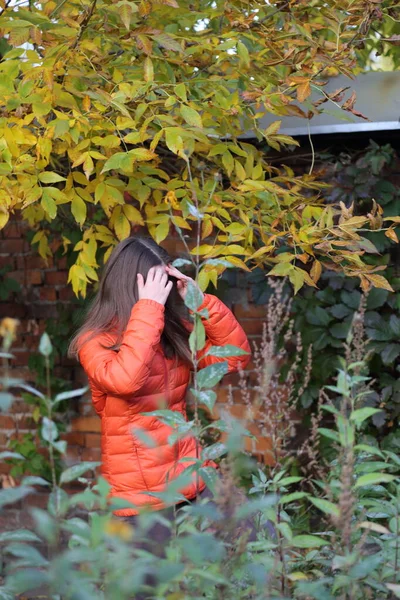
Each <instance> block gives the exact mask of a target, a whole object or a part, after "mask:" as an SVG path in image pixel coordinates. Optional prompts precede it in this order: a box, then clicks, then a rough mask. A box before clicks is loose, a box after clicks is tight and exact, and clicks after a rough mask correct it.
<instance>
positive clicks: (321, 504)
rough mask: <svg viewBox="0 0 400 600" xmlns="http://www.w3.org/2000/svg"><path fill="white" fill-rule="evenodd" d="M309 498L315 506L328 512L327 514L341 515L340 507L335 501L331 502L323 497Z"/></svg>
mask: <svg viewBox="0 0 400 600" xmlns="http://www.w3.org/2000/svg"><path fill="white" fill-rule="evenodd" d="M309 500H310V502H312V504H314V506H316V507H317V508H319V509H320V510H322V512H324V513H326V514H327V515H334V516H335V517H338V516H339V515H340V510H339V508H338V507H337V506H336V504H333V502H329V501H328V500H324V499H323V498H312V497H310V498H309Z"/></svg>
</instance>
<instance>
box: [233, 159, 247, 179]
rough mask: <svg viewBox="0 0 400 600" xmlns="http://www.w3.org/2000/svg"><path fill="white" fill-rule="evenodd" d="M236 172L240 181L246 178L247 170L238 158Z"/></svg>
mask: <svg viewBox="0 0 400 600" xmlns="http://www.w3.org/2000/svg"><path fill="white" fill-rule="evenodd" d="M235 173H236V177H237V178H238V179H239V181H244V180H245V179H246V171H245V170H244V168H243V166H242V164H241V163H240V162H239V161H238V160H235Z"/></svg>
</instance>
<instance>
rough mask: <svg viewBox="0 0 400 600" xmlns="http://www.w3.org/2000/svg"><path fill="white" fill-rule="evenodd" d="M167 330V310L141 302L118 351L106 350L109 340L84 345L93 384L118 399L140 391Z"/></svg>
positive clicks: (98, 339) (84, 361)
mask: <svg viewBox="0 0 400 600" xmlns="http://www.w3.org/2000/svg"><path fill="white" fill-rule="evenodd" d="M163 329H164V306H163V305H162V304H160V303H159V302H156V301H155V300H149V299H143V300H139V301H138V302H137V303H136V304H135V306H134V307H133V309H132V312H131V317H130V319H129V322H128V326H127V328H126V331H125V334H124V337H123V338H122V343H121V346H120V349H119V350H118V351H114V350H108V349H107V348H104V344H106V343H107V338H108V337H109V336H106V338H104V336H101V335H100V336H96V337H94V338H92V339H88V341H86V342H85V341H84V343H83V345H82V347H81V350H80V351H79V360H80V362H81V364H82V366H83V368H84V370H85V371H86V374H87V375H88V377H89V380H92V381H93V382H94V383H95V384H96V386H97V387H98V388H99V389H100V390H102V391H104V392H106V393H110V394H115V395H118V396H123V395H126V394H130V393H134V392H136V391H137V390H139V389H140V388H141V387H142V386H143V385H144V383H145V382H146V379H147V377H148V376H149V372H150V367H151V363H152V360H153V357H154V354H155V352H156V347H157V345H158V344H159V342H160V339H161V334H162V331H163Z"/></svg>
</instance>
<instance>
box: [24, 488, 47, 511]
mask: <svg viewBox="0 0 400 600" xmlns="http://www.w3.org/2000/svg"><path fill="white" fill-rule="evenodd" d="M48 502H49V494H47V493H43V492H42V493H40V492H37V493H36V494H29V495H28V496H25V498H24V499H23V500H22V509H23V510H24V511H25V510H27V509H29V508H32V507H35V508H42V509H46V508H47V504H48Z"/></svg>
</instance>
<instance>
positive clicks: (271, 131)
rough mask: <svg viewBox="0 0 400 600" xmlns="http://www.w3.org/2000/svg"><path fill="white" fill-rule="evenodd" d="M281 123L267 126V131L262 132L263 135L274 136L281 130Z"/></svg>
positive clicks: (276, 122) (275, 122)
mask: <svg viewBox="0 0 400 600" xmlns="http://www.w3.org/2000/svg"><path fill="white" fill-rule="evenodd" d="M281 125H282V121H274V122H273V123H271V124H270V125H268V127H267V129H266V130H265V131H264V135H274V134H276V133H278V131H279V129H280V128H281Z"/></svg>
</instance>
